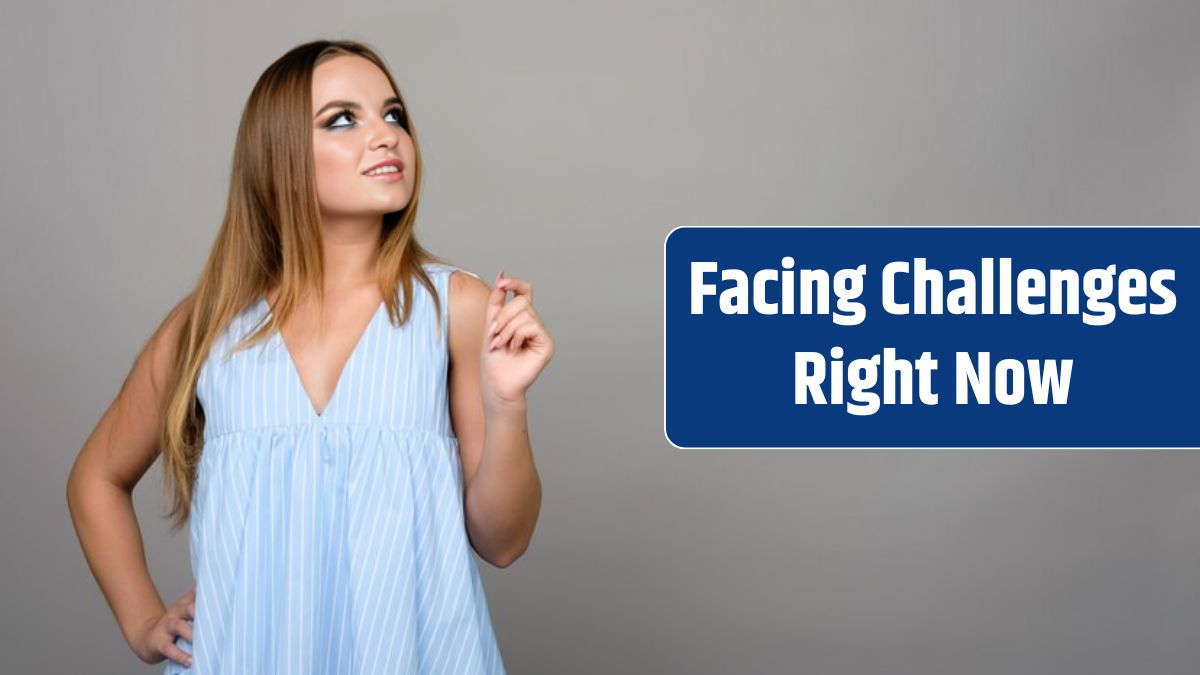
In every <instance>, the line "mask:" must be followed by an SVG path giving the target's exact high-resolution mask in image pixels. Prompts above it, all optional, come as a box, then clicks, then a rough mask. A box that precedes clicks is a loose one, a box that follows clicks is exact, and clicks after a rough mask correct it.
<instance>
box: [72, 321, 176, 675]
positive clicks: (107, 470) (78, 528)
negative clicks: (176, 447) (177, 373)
mask: <svg viewBox="0 0 1200 675" xmlns="http://www.w3.org/2000/svg"><path fill="white" fill-rule="evenodd" d="M182 306H183V303H180V305H177V306H176V307H175V308H174V309H173V310H172V311H171V313H170V314H169V315H168V316H167V318H166V319H164V321H163V322H162V324H161V325H160V326H159V327H158V330H156V331H155V333H154V335H153V336H152V337H151V338H150V340H149V341H148V342H147V344H146V347H145V348H144V349H143V350H142V353H141V354H139V355H138V358H137V360H136V361H135V362H134V364H133V368H132V370H131V371H130V373H129V375H128V376H127V377H126V379H125V383H124V384H123V385H122V387H121V390H120V392H119V393H118V394H117V396H116V398H115V399H114V400H113V402H112V403H111V404H110V405H109V407H108V410H106V411H105V413H104V415H103V416H102V417H101V418H100V421H99V422H98V423H97V424H96V427H95V429H93V430H92V433H91V435H90V436H89V437H88V439H87V441H86V442H85V443H84V445H83V448H82V449H81V450H80V451H79V456H78V457H77V458H76V459H75V464H74V466H73V467H72V468H71V474H70V477H69V478H68V479H67V506H68V508H69V509H70V513H71V519H72V521H73V522H74V524H75V532H76V534H77V535H78V537H79V543H80V545H81V546H82V547H83V552H84V555H85V557H86V558H87V562H88V566H89V567H90V568H91V571H92V575H93V576H94V577H95V578H96V582H97V583H98V584H99V585H100V589H101V591H102V592H103V594H104V598H105V600H107V601H108V604H109V607H110V608H111V609H112V612H113V615H114V616H115V617H116V620H117V623H118V625H119V626H120V629H121V633H122V634H123V635H124V637H125V641H126V642H128V643H129V645H130V648H132V649H133V650H134V652H135V653H136V654H137V655H138V656H139V657H140V658H142V659H143V660H145V661H148V662H154V661H161V660H162V656H163V655H165V656H170V657H172V658H174V656H173V655H172V654H171V653H167V652H165V651H164V652H163V653H162V654H160V653H158V652H152V651H151V646H150V645H147V644H145V642H146V637H147V636H146V633H147V632H148V629H149V628H150V627H151V626H152V625H153V624H154V622H155V621H156V620H158V619H160V618H162V617H163V615H164V614H165V612H166V608H165V607H164V605H163V602H162V599H161V598H160V597H159V594H158V591H157V590H156V589H155V587H154V583H153V582H152V581H151V579H150V574H149V571H148V570H147V567H146V556H145V550H144V548H143V546H142V534H141V530H140V529H139V527H138V522H137V516H136V514H135V513H134V509H133V500H132V497H131V495H132V492H133V488H134V486H135V485H137V482H138V481H139V480H140V479H141V477H142V476H143V475H144V474H145V473H146V470H147V469H149V468H150V466H151V465H152V464H153V463H154V460H155V459H156V458H157V456H158V427H159V423H160V412H159V403H160V401H161V398H162V395H163V393H164V390H165V383H166V378H167V375H168V372H169V368H170V365H171V362H172V360H173V359H174V351H175V338H176V336H177V335H178V325H179V320H180V318H181V315H180V309H181V307H182ZM185 637H188V638H189V639H190V632H189V633H186V634H185ZM158 647H160V648H161V649H162V650H165V649H168V648H172V649H176V650H177V648H175V647H174V645H169V646H168V645H166V644H160V645H158ZM177 651H178V650H177ZM180 654H182V652H180Z"/></svg>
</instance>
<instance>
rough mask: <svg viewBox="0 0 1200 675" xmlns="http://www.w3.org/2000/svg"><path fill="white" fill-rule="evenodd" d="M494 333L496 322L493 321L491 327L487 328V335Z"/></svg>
mask: <svg viewBox="0 0 1200 675" xmlns="http://www.w3.org/2000/svg"><path fill="white" fill-rule="evenodd" d="M495 332H496V322H495V321H493V322H492V325H491V326H488V335H491V334H492V333H495Z"/></svg>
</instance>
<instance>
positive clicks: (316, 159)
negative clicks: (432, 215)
mask: <svg viewBox="0 0 1200 675" xmlns="http://www.w3.org/2000/svg"><path fill="white" fill-rule="evenodd" d="M310 120H311V125H312V154H313V163H314V173H315V182H316V189H317V202H318V204H319V206H320V210H321V215H322V217H323V218H325V219H326V220H333V219H337V218H343V217H346V218H356V217H361V216H364V215H366V216H380V215H382V214H384V213H389V212H395V211H399V210H401V209H403V208H404V207H405V206H407V205H408V201H409V199H410V198H411V197H412V193H413V184H414V175H415V173H416V145H415V144H414V143H413V140H412V136H410V135H409V133H408V120H407V118H406V116H405V109H404V103H403V101H401V100H400V97H399V94H398V93H397V92H396V87H395V85H394V84H393V83H392V81H391V78H390V77H389V76H388V75H387V73H386V72H384V70H383V69H382V68H381V67H380V66H378V65H376V63H375V62H374V61H371V60H370V59H368V58H364V57H362V56H359V55H357V54H346V53H342V52H338V51H325V52H324V58H318V61H317V66H316V68H315V69H314V70H313V76H312V116H311V117H310ZM381 165H382V166H381ZM376 167H380V168H379V169H377V171H376V172H372V173H370V174H368V171H370V170H371V169H375V168H376Z"/></svg>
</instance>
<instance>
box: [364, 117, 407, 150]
mask: <svg viewBox="0 0 1200 675" xmlns="http://www.w3.org/2000/svg"><path fill="white" fill-rule="evenodd" d="M398 142H400V134H399V133H398V132H397V130H396V129H395V127H393V126H392V125H390V124H388V123H387V122H385V121H383V120H377V121H375V122H373V123H372V125H371V148H380V147H384V148H387V147H393V146H395V145H396V143H398Z"/></svg>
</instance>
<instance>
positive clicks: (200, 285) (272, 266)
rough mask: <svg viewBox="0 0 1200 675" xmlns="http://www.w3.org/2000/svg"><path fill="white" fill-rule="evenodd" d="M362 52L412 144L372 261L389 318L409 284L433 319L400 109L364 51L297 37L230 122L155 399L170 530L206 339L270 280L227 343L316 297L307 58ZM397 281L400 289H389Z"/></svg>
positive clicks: (402, 312) (318, 280) (179, 514)
mask: <svg viewBox="0 0 1200 675" xmlns="http://www.w3.org/2000/svg"><path fill="white" fill-rule="evenodd" d="M343 54H345V55H355V56H361V57H363V58H366V59H368V60H370V61H371V62H373V63H374V64H375V65H377V66H379V68H380V70H382V71H383V73H384V74H385V75H386V76H387V78H388V81H389V82H390V83H391V85H392V88H393V89H394V90H395V92H396V96H397V97H400V99H401V103H400V105H401V107H402V108H403V111H404V115H403V119H404V120H405V121H406V123H405V124H404V126H405V128H406V129H407V131H408V133H409V135H410V136H412V139H413V147H414V149H415V151H416V152H415V161H414V165H415V166H414V183H413V192H412V198H411V200H410V201H409V203H408V205H407V206H406V207H405V208H403V209H401V210H399V211H396V212H393V213H388V214H385V215H384V216H383V229H382V231H381V234H380V241H379V256H378V264H377V268H376V272H377V276H378V279H379V287H380V291H381V292H382V293H383V297H384V302H385V304H386V305H387V310H388V315H389V317H390V319H391V321H392V323H393V324H395V325H403V324H404V322H406V321H407V320H408V318H409V316H410V313H411V306H412V297H413V280H414V279H415V280H416V281H418V282H420V283H421V284H422V285H423V286H425V288H426V289H428V291H429V293H430V294H431V296H432V297H433V300H434V305H435V307H437V308H438V312H437V315H438V330H439V331H441V330H442V326H441V311H440V308H441V303H440V300H439V299H438V295H437V291H436V290H435V288H434V285H433V283H432V281H431V280H430V279H429V276H428V274H426V273H425V270H424V269H423V268H422V265H423V264H424V263H426V262H443V261H442V260H441V259H439V258H437V257H435V256H434V255H432V254H431V253H430V252H428V251H426V250H425V249H424V248H422V247H421V245H420V244H419V243H417V240H416V237H415V236H414V233H413V219H414V217H415V216H416V212H417V203H418V197H419V196H420V192H421V179H422V173H423V167H422V162H421V151H420V147H419V146H418V144H417V138H416V134H415V132H414V130H413V128H412V122H411V116H410V115H409V114H408V107H407V105H405V104H404V101H403V97H402V96H401V94H400V89H399V87H397V86H396V81H395V79H393V77H392V74H391V72H390V71H389V70H388V68H387V66H386V65H385V64H384V62H383V59H381V58H380V57H379V56H378V55H377V54H376V53H375V51H374V50H373V49H371V48H370V47H368V46H367V45H365V44H362V43H359V42H354V41H328V40H319V41H315V42H309V43H306V44H302V45H299V46H297V47H295V48H293V49H292V50H291V51H289V52H287V53H286V54H284V55H283V56H281V57H279V59H278V60H276V61H275V62H274V63H272V64H271V65H270V67H268V68H267V69H266V70H265V71H264V72H263V73H262V75H261V76H259V78H258V82H257V83H255V85H254V89H253V90H252V91H251V92H250V97H249V99H248V100H247V101H246V106H245V109H244V110H243V112H242V119H241V122H240V124H239V125H238V132H237V141H236V143H235V145H234V149H233V166H232V169H231V172H230V179H229V198H228V201H227V204H226V207H225V215H224V217H223V219H222V221H221V228H220V230H219V231H218V232H217V237H216V241H215V242H214V243H213V247H212V251H211V253H210V254H209V256H208V262H207V263H206V264H205V266H204V270H203V272H202V273H201V275H200V278H199V280H198V281H197V283H196V285H195V288H194V289H193V291H192V292H191V293H190V294H189V295H188V296H187V297H185V298H184V300H183V301H182V302H181V303H180V305H179V307H178V309H177V312H178V313H179V314H180V315H181V319H180V320H181V323H180V324H179V325H180V331H179V333H178V340H177V342H176V343H175V354H176V357H175V360H174V362H173V365H172V367H171V371H170V373H169V375H168V378H167V385H166V390H165V395H164V396H163V398H162V406H163V407H162V410H161V412H162V426H161V428H160V432H159V445H160V450H161V452H162V457H163V476H164V494H165V496H166V498H167V501H168V504H169V506H170V511H169V512H167V513H166V515H165V517H167V518H172V519H173V520H172V530H178V529H179V528H180V527H182V526H183V525H184V524H185V523H186V522H187V520H188V516H189V514H190V506H191V496H192V489H193V486H194V484H195V479H196V468H197V466H198V464H199V459H200V453H201V451H202V449H203V442H204V410H203V408H202V407H201V406H200V405H199V403H198V401H197V400H196V381H197V379H198V378H199V374H200V369H201V366H202V365H203V363H204V360H205V358H206V357H207V356H208V353H209V350H210V349H211V348H212V346H213V344H214V342H215V340H216V338H217V337H218V336H219V335H220V333H221V332H222V331H223V330H224V329H225V328H226V327H227V326H228V325H229V323H230V321H232V320H233V318H234V317H236V316H237V315H238V314H239V313H240V312H241V311H243V310H245V308H246V307H247V305H248V304H249V303H251V302H255V301H257V300H258V299H259V298H261V297H263V295H264V293H265V292H266V291H267V290H268V289H271V288H274V287H276V286H278V288H279V293H278V298H277V300H276V301H275V303H274V306H273V307H272V311H271V312H270V313H269V314H270V317H271V318H270V320H269V321H267V322H265V323H264V324H263V325H262V326H261V327H260V328H259V329H258V330H257V331H255V332H254V333H252V334H251V335H249V336H247V337H246V339H244V340H243V341H242V342H240V343H239V344H238V345H237V347H236V349H235V351H237V350H240V349H245V348H248V347H251V346H253V345H256V344H258V343H259V342H262V341H264V340H266V339H268V338H269V337H270V336H271V334H272V333H273V331H276V330H278V329H279V326H280V325H282V324H283V323H284V322H285V321H286V320H287V318H288V316H289V315H290V314H291V313H292V311H294V308H295V307H296V305H297V303H298V301H299V300H300V298H302V297H303V296H304V295H305V293H306V292H307V291H310V290H311V291H315V293H316V296H317V299H318V305H320V304H321V300H322V289H323V283H322V279H323V275H324V251H323V246H322V238H321V218H320V210H319V207H318V202H317V192H316V181H315V178H314V175H315V172H314V164H313V149H312V131H311V127H310V124H311V122H310V118H311V116H312V75H313V70H314V69H315V68H316V66H317V64H319V63H321V62H323V61H325V60H327V59H330V58H333V57H335V56H339V55H343ZM397 285H401V286H402V290H401V292H400V294H399V295H398V294H397Z"/></svg>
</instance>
